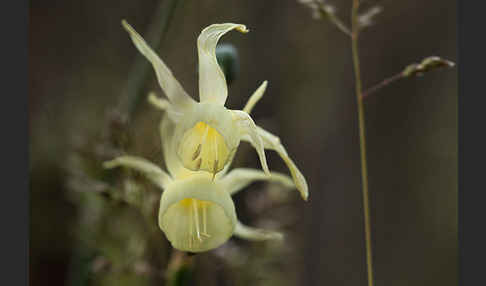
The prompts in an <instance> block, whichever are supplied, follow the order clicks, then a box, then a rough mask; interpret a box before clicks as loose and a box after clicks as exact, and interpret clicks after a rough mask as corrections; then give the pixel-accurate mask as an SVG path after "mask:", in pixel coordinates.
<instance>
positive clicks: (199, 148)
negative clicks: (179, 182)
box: [192, 144, 202, 161]
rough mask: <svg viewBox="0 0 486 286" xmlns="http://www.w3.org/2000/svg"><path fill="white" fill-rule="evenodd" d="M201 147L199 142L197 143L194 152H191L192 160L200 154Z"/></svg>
mask: <svg viewBox="0 0 486 286" xmlns="http://www.w3.org/2000/svg"><path fill="white" fill-rule="evenodd" d="M201 147H202V145H201V144H199V145H197V148H196V151H195V152H194V154H192V161H194V160H196V158H197V157H199V155H200V154H201Z"/></svg>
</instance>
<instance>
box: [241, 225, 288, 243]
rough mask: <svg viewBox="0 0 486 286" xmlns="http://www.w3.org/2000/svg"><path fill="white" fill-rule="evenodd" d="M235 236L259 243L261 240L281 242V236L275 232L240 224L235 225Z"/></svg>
mask: <svg viewBox="0 0 486 286" xmlns="http://www.w3.org/2000/svg"><path fill="white" fill-rule="evenodd" d="M234 235H235V236H237V237H239V238H243V239H247V240H254V241H261V240H270V239H272V240H282V239H283V234H282V233H280V232H277V231H272V230H266V229H260V228H254V227H249V226H246V225H244V224H242V223H241V222H239V221H238V222H237V223H236V228H235V233H234Z"/></svg>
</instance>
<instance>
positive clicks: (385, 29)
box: [29, 0, 458, 286]
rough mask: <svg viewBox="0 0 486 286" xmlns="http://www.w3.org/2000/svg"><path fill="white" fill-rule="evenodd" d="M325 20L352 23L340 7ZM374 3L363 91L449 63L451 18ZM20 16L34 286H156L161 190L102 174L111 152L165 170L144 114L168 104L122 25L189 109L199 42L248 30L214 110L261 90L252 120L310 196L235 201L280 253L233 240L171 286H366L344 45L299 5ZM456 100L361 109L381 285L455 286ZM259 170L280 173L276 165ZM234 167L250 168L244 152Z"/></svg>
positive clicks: (82, 9) (57, 1)
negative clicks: (166, 70)
mask: <svg viewBox="0 0 486 286" xmlns="http://www.w3.org/2000/svg"><path fill="white" fill-rule="evenodd" d="M327 3H329V4H331V5H333V6H334V7H335V8H336V15H338V16H339V17H340V18H341V19H342V20H343V21H344V22H345V23H346V24H347V23H349V17H350V7H351V0H349V1H337V0H334V1H327ZM374 4H378V5H380V6H381V7H383V12H382V13H380V14H379V15H377V16H376V18H374V22H375V23H374V25H372V26H371V27H368V28H366V29H364V30H363V31H362V32H361V36H360V58H361V69H362V78H363V81H364V86H365V87H371V86H372V85H374V84H376V83H377V82H379V81H381V80H382V79H384V78H386V77H389V76H391V75H394V74H396V73H398V72H400V71H401V70H402V69H403V68H404V67H405V66H407V65H408V64H411V63H414V62H419V61H421V60H422V59H423V58H425V57H427V56H433V55H435V56H441V57H443V58H446V59H449V60H452V61H454V62H456V60H457V56H456V55H457V44H456V42H457V29H456V20H457V19H456V1H454V0H430V1H421V0H408V1H371V0H370V1H367V2H365V3H364V5H374ZM29 14H30V21H29V22H30V23H29V26H30V29H29V42H30V49H29V62H30V64H29V116H30V118H29V132H30V170H29V173H30V209H31V216H30V234H31V235H30V259H29V261H30V284H31V285H50V286H55V285H169V283H167V282H166V281H167V275H168V274H167V271H166V269H167V268H168V263H169V259H170V257H171V256H172V255H174V252H173V250H172V249H171V247H170V246H169V244H168V242H167V240H166V239H165V237H164V234H163V233H162V232H161V231H160V230H159V229H158V226H157V220H156V212H157V206H158V200H159V198H160V191H158V190H156V189H155V188H154V187H153V186H152V185H151V184H150V183H149V182H147V181H146V180H145V179H144V178H143V177H141V176H140V175H139V174H137V173H133V172H132V173H130V172H127V171H122V170H119V171H111V172H106V171H103V170H101V168H100V164H101V162H102V161H103V160H106V159H110V158H113V157H114V156H116V155H117V154H120V153H129V154H132V155H137V156H142V157H145V158H148V159H150V160H151V161H154V162H157V163H159V164H161V165H163V157H162V153H161V150H160V138H159V134H158V131H157V130H158V124H159V120H160V118H161V114H160V112H158V111H157V110H155V109H154V108H153V107H151V106H150V105H149V104H148V103H147V101H146V100H145V98H146V95H147V93H148V92H149V91H155V92H156V93H157V94H159V95H161V96H163V93H162V91H161V90H160V88H159V87H158V85H157V82H156V78H155V75H154V72H153V70H152V69H151V67H149V68H148V69H147V68H146V67H147V65H146V63H145V62H144V59H143V58H142V57H141V56H140V55H139V54H138V52H137V50H136V49H135V47H134V46H133V44H132V42H131V41H130V39H129V37H128V35H127V33H126V32H125V31H124V30H123V29H122V27H121V25H120V21H121V19H126V20H127V21H128V22H129V23H130V24H131V25H133V27H134V28H135V29H136V30H137V31H138V32H139V33H141V34H142V36H144V37H145V38H146V39H147V40H148V41H149V42H151V43H154V42H159V43H158V45H155V46H157V48H156V51H157V52H158V53H159V55H160V56H161V58H162V59H163V60H164V61H165V62H166V64H167V65H168V66H169V67H170V68H171V70H172V72H173V73H174V75H175V76H176V78H177V79H178V80H179V81H180V82H181V83H182V85H183V86H184V88H185V89H186V91H188V92H189V93H190V94H191V95H192V96H193V97H195V98H198V87H197V82H198V78H197V49H196V38H197V36H198V35H199V33H200V31H201V30H202V29H203V28H204V27H206V26H208V25H210V24H213V23H222V22H234V23H242V24H246V25H247V26H248V28H249V29H250V33H248V34H240V33H237V32H232V33H229V34H227V35H225V36H224V37H223V38H222V40H221V41H220V42H221V43H230V44H232V45H233V46H234V47H236V49H237V51H238V56H239V72H238V74H237V76H236V77H235V79H234V80H233V82H232V83H231V85H230V87H229V97H228V101H227V105H226V106H227V107H229V108H231V109H241V108H242V107H243V106H244V104H245V103H246V101H247V99H248V97H249V96H250V95H251V93H252V92H253V91H254V90H255V89H256V88H257V87H258V86H259V85H260V84H261V82H262V81H263V80H268V81H269V85H268V88H267V91H266V93H265V95H264V97H263V98H262V100H261V101H260V102H259V103H258V105H257V106H256V107H255V109H254V111H253V115H252V116H253V118H254V120H255V122H256V123H257V124H259V125H261V126H263V127H264V128H266V129H268V130H270V131H272V132H273V133H275V134H278V135H279V137H280V138H281V140H282V142H283V144H284V146H285V147H286V148H287V151H288V153H289V154H290V156H291V157H292V158H293V159H294V161H295V162H296V163H297V165H298V166H299V168H300V170H301V171H302V172H303V174H304V175H305V176H306V178H307V181H308V184H309V188H310V189H309V191H310V197H309V201H308V202H304V201H302V200H301V199H300V198H299V196H298V193H297V192H295V191H293V192H283V191H282V190H280V189H279V188H278V186H272V185H267V184H264V183H255V184H252V185H251V186H249V187H248V188H247V190H245V191H244V192H241V193H239V194H237V195H236V196H235V204H236V208H237V214H238V216H239V218H240V219H241V220H242V221H243V222H245V223H247V224H249V225H252V226H259V227H266V228H270V229H278V230H281V231H283V232H284V233H285V235H286V238H285V241H284V242H283V243H275V242H265V243H262V242H258V243H257V242H253V243H250V242H246V241H242V240H238V239H234V238H233V239H231V240H230V241H228V242H227V243H226V244H224V245H223V246H222V247H220V248H218V249H216V250H213V251H210V252H207V253H202V254H197V255H195V256H191V257H190V258H189V260H190V263H189V264H187V267H185V268H183V270H184V271H181V273H179V274H178V275H179V276H178V277H179V278H180V279H179V278H178V279H179V280H178V281H179V282H174V281H172V282H174V283H175V284H174V285H366V264H365V248H364V245H365V244H364V235H363V214H362V206H361V203H362V195H361V188H360V161H359V160H360V158H359V138H358V126H357V111H356V103H355V95H354V76H353V69H352V58H351V48H350V39H349V37H348V36H346V35H345V34H343V33H342V32H341V31H339V30H338V29H337V28H336V27H335V26H333V25H332V24H330V23H329V21H326V20H325V19H322V20H317V19H314V18H313V17H312V11H311V9H309V8H308V7H306V6H305V5H302V4H301V3H299V2H297V1H277V0H268V1H229V0H226V1H221V0H207V1H194V0H180V1H173V0H162V1H161V0H146V1H114V0H105V1H95V0H84V1H61V0H48V1H36V0H31V1H30V13H29ZM154 27H155V28H154ZM150 31H152V32H151V33H152V34H150ZM457 96H458V94H457V69H448V70H441V71H434V72H430V73H427V74H426V75H425V76H423V77H418V78H411V79H404V80H401V81H398V82H396V83H394V84H392V85H390V86H388V87H385V88H383V89H382V90H380V91H379V92H377V93H375V94H373V95H371V96H370V97H369V98H367V99H366V101H365V112H366V128H367V130H366V132H367V135H368V137H367V140H368V141H367V154H368V160H369V162H368V164H369V166H368V167H369V189H370V203H371V221H372V238H373V247H374V249H373V251H374V263H375V279H376V285H415V286H418V285H441V286H445V285H457V266H458V263H457V257H458V255H457ZM267 158H268V160H269V166H270V168H271V169H272V170H275V171H280V172H284V173H287V169H286V167H285V165H284V163H283V162H282V161H281V159H280V158H279V157H278V155H277V154H276V153H274V152H270V151H269V152H267ZM234 165H235V166H246V167H255V168H260V166H259V161H258V158H257V155H256V152H254V151H253V150H252V148H251V147H250V146H249V145H247V144H246V143H242V144H241V145H240V148H239V150H238V153H237V157H236V159H235V162H234ZM169 269H170V267H169ZM181 269H182V268H181ZM172 282H171V283H172ZM177 283H179V284H177Z"/></svg>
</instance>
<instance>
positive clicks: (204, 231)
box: [201, 203, 211, 237]
mask: <svg viewBox="0 0 486 286" xmlns="http://www.w3.org/2000/svg"><path fill="white" fill-rule="evenodd" d="M206 207H207V206H206V204H205V203H204V204H203V205H202V219H203V231H202V233H201V234H202V235H203V236H205V237H211V236H210V235H209V234H208V232H207V229H206Z"/></svg>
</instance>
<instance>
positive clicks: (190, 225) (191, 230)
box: [189, 208, 194, 248]
mask: <svg viewBox="0 0 486 286" xmlns="http://www.w3.org/2000/svg"><path fill="white" fill-rule="evenodd" d="M189 212H190V214H189V215H190V216H192V212H193V210H192V208H191V209H189ZM193 223H194V221H193V220H192V219H190V220H189V248H192V240H193V236H192V234H193V232H194V226H193Z"/></svg>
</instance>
